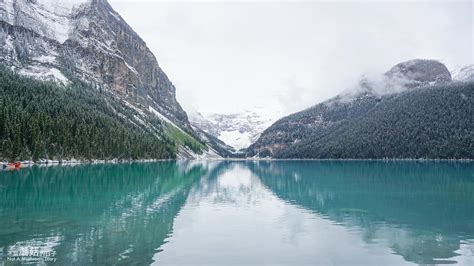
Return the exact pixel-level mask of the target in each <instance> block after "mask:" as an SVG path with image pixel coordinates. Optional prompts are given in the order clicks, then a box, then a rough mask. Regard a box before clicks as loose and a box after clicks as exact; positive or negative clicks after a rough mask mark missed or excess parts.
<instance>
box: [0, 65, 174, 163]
mask: <svg viewBox="0 0 474 266" xmlns="http://www.w3.org/2000/svg"><path fill="white" fill-rule="evenodd" d="M131 117H133V110H129V109H126V107H124V106H123V105H122V104H119V103H118V102H117V101H116V100H114V99H113V98H112V97H110V96H108V95H106V93H104V92H101V91H100V90H96V89H93V88H91V87H89V86H88V85H86V84H84V83H81V82H74V83H72V84H71V85H68V86H62V85H58V84H56V83H53V82H41V81H37V80H33V79H30V78H25V77H22V76H19V75H17V74H15V73H13V72H12V71H10V70H9V69H6V68H4V67H0V160H9V161H15V160H34V161H36V160H39V159H55V160H66V159H71V158H75V159H115V158H117V159H148V158H153V159H163V158H175V157H176V146H175V144H174V142H173V141H172V140H170V139H169V138H167V137H166V134H164V133H163V125H160V124H159V123H158V122H156V123H155V124H156V127H157V128H158V130H161V131H160V132H158V133H159V136H158V137H157V136H156V134H157V132H151V130H149V129H147V128H146V127H144V126H141V125H138V123H132V122H131Z"/></svg>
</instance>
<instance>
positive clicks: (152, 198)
mask: <svg viewBox="0 0 474 266" xmlns="http://www.w3.org/2000/svg"><path fill="white" fill-rule="evenodd" d="M207 170H208V168H207V166H206V165H204V164H197V165H196V164H191V163H185V162H181V163H174V162H167V163H158V164H121V165H92V166H90V165H84V166H74V167H51V168H32V169H25V170H22V171H20V172H9V173H2V176H1V178H0V202H1V203H0V214H1V216H0V217H1V218H0V224H1V225H2V226H1V227H0V247H3V254H4V256H5V255H6V254H11V253H12V252H16V251H21V249H22V248H23V249H24V248H29V249H33V248H40V249H42V250H45V249H49V250H54V252H55V254H56V256H55V257H56V258H57V261H56V262H57V263H58V264H61V265H70V264H72V263H74V264H79V265H88V264H92V263H94V264H107V265H110V264H117V263H118V264H125V265H128V264H130V263H132V262H133V263H136V264H149V263H151V262H152V256H153V254H154V253H155V252H156V251H157V250H158V249H159V247H160V246H161V245H162V244H163V243H164V241H165V239H166V237H167V236H168V235H169V234H170V233H171V231H172V227H173V218H174V217H175V216H176V215H177V213H178V212H179V210H180V208H181V207H182V206H183V204H184V203H185V201H186V198H187V195H188V193H189V190H190V188H191V187H192V185H193V183H195V182H197V181H198V180H199V178H200V177H201V176H203V175H204V174H205V173H206V171H207ZM18 249H20V250H18Z"/></svg>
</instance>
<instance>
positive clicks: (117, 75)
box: [0, 0, 215, 158]
mask: <svg viewBox="0 0 474 266" xmlns="http://www.w3.org/2000/svg"><path fill="white" fill-rule="evenodd" d="M0 44H1V47H0V52H1V53H0V63H1V64H3V65H6V66H8V67H9V68H11V69H13V70H15V71H16V72H18V73H20V74H22V75H26V76H30V77H33V78H36V79H42V80H54V81H56V82H59V83H62V84H63V85H68V84H69V83H70V82H71V81H73V80H75V79H79V80H81V81H85V82H86V83H88V84H89V85H90V86H91V87H95V88H97V89H101V90H102V89H104V90H107V91H108V92H110V93H111V94H113V95H114V96H115V97H117V98H118V99H120V100H121V101H122V102H123V104H124V105H128V106H130V107H132V108H135V109H137V110H140V112H139V113H140V114H143V115H146V116H151V117H156V118H158V119H160V120H162V121H165V122H166V123H170V124H171V126H172V127H176V128H178V131H179V130H181V129H182V130H183V131H184V132H185V134H188V135H189V136H190V137H191V138H195V139H196V140H197V141H198V142H203V143H204V144H205V145H207V146H209V148H210V149H212V147H211V146H212V145H214V144H215V143H213V142H205V141H204V140H202V139H199V135H198V134H197V133H196V132H195V131H194V130H193V128H192V126H191V124H190V122H189V120H188V116H187V114H186V112H185V111H184V110H183V108H182V107H181V105H180V104H179V103H178V101H177V99H176V88H175V86H174V85H173V83H172V82H171V81H170V80H169V78H168V76H167V75H166V74H165V72H164V71H163V70H162V69H161V67H160V66H159V64H158V61H157V60H156V57H155V56H154V54H153V53H152V52H151V51H150V49H149V48H148V47H147V45H146V43H145V41H144V40H143V39H142V38H141V37H140V36H139V35H138V34H137V33H136V32H135V31H134V30H133V29H132V28H131V27H130V26H129V25H128V24H127V23H126V22H125V20H123V18H122V17H121V16H120V15H119V14H118V13H117V12H116V11H115V10H114V9H113V8H112V7H111V6H110V4H109V3H108V2H107V1H106V0H81V1H55V0H36V1H29V0H8V1H4V2H2V3H0ZM172 131H174V132H175V131H176V130H172ZM178 142H179V141H178ZM180 153H182V156H184V157H190V158H196V157H200V155H199V154H193V153H192V152H189V151H186V147H184V146H182V149H181V151H180Z"/></svg>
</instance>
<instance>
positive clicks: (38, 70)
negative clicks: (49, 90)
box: [18, 65, 69, 85]
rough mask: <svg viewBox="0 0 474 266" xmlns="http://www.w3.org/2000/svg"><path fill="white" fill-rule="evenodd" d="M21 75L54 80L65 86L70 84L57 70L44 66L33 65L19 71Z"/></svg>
mask: <svg viewBox="0 0 474 266" xmlns="http://www.w3.org/2000/svg"><path fill="white" fill-rule="evenodd" d="M18 73H20V74H21V75H24V76H28V77H32V78H35V79H40V80H54V81H56V82H59V83H61V84H63V85H67V84H69V80H68V79H67V78H66V76H64V75H63V73H61V71H60V70H59V69H57V68H54V67H52V68H48V67H43V66H36V65H31V66H28V67H25V68H22V69H20V70H19V71H18Z"/></svg>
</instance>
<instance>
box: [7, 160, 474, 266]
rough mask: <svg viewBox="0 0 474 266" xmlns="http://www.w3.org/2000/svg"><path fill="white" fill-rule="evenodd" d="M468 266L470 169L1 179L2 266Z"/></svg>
mask: <svg viewBox="0 0 474 266" xmlns="http://www.w3.org/2000/svg"><path fill="white" fill-rule="evenodd" d="M1 261H4V262H5V263H6V264H7V265H9V264H12V265H14V264H18V263H37V262H41V261H45V262H46V263H48V264H50V263H51V264H58V265H71V264H76V265H90V264H100V265H104V264H106V265H110V264H119V265H130V264H135V265H143V264H156V265H262V264H267V265H275V264H278V265H405V264H407V265H408V264H451V263H458V264H460V265H474V163H472V162H393V161H390V162H380V161H379V162H376V161H373V162H372V161H255V162H252V161H236V162H225V161H209V162H206V161H178V162H157V163H130V164H103V165H76V166H52V167H32V168H27V169H21V170H20V171H10V172H0V264H1Z"/></svg>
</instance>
